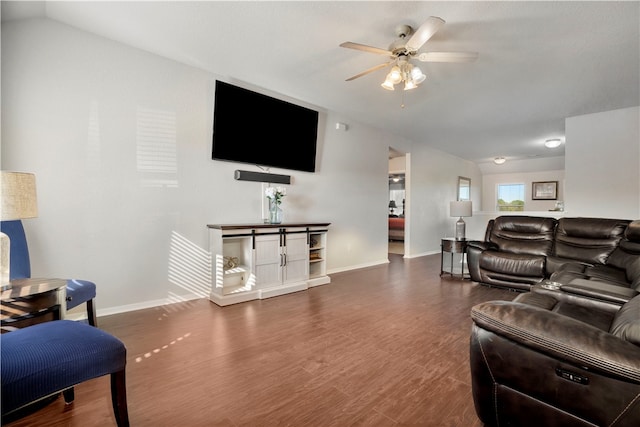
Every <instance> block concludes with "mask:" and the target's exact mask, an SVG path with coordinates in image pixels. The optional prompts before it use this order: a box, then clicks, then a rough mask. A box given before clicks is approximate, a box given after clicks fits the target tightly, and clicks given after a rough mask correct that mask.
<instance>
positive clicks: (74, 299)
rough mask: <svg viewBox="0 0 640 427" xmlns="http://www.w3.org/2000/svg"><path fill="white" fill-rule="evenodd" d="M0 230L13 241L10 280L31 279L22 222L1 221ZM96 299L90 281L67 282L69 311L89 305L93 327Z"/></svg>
mask: <svg viewBox="0 0 640 427" xmlns="http://www.w3.org/2000/svg"><path fill="white" fill-rule="evenodd" d="M0 230H2V232H3V233H5V234H6V235H7V236H9V239H10V240H11V259H10V263H11V264H10V268H11V271H10V275H11V277H10V279H11V280H14V279H26V278H29V277H31V261H30V259H29V246H28V245H27V236H26V235H25V232H24V227H23V226H22V221H20V220H14V221H0ZM95 297H96V284H95V283H93V282H90V281H88V280H79V279H68V280H67V310H71V309H72V308H74V307H77V306H79V305H80V304H83V303H86V304H87V320H88V322H89V324H90V325H91V326H97V324H98V323H97V320H96V309H95V305H94V303H93V299H94V298H95Z"/></svg>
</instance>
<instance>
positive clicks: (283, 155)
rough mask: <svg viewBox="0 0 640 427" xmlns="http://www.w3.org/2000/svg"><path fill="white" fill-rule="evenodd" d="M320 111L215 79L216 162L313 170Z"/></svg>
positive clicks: (213, 155)
mask: <svg viewBox="0 0 640 427" xmlns="http://www.w3.org/2000/svg"><path fill="white" fill-rule="evenodd" d="M317 139H318V112H317V111H314V110H311V109H309V108H306V107H302V106H300V105H295V104H292V103H290V102H286V101H283V100H280V99H276V98H273V97H270V96H267V95H263V94H260V93H257V92H253V91H251V90H248V89H244V88H241V87H238V86H234V85H232V84H229V83H225V82H221V81H218V80H216V88H215V101H214V110H213V148H212V158H213V159H214V160H226V161H232V162H240V163H249V164H254V165H259V166H265V167H275V168H282V169H293V170H299V171H305V172H315V169H316V143H317Z"/></svg>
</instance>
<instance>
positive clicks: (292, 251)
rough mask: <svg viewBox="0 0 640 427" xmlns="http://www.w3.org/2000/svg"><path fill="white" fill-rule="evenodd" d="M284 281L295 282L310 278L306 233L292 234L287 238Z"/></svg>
mask: <svg viewBox="0 0 640 427" xmlns="http://www.w3.org/2000/svg"><path fill="white" fill-rule="evenodd" d="M285 242H286V245H285V247H284V253H285V255H286V258H285V268H284V281H285V282H295V281H302V280H307V279H308V278H309V246H308V245H307V234H306V233H291V234H287V235H286V236H285Z"/></svg>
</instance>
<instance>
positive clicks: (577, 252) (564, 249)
mask: <svg viewBox="0 0 640 427" xmlns="http://www.w3.org/2000/svg"><path fill="white" fill-rule="evenodd" d="M629 223H630V221H628V220H620V219H608V218H560V219H559V220H558V226H557V228H556V235H555V245H554V249H553V255H554V256H556V257H560V258H568V259H574V260H578V261H583V262H588V263H591V264H604V263H605V262H606V261H607V258H608V257H609V255H611V253H612V252H613V251H614V249H615V248H616V247H617V246H618V243H619V242H620V240H621V239H622V237H623V236H624V233H625V230H626V228H627V225H628V224H629Z"/></svg>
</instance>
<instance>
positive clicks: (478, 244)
mask: <svg viewBox="0 0 640 427" xmlns="http://www.w3.org/2000/svg"><path fill="white" fill-rule="evenodd" d="M471 248H473V249H478V250H480V251H486V250H488V249H494V250H497V249H498V245H496V244H495V243H492V242H483V241H482V240H469V241H468V242H467V251H468V250H469V249H471Z"/></svg>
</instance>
